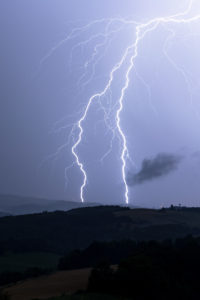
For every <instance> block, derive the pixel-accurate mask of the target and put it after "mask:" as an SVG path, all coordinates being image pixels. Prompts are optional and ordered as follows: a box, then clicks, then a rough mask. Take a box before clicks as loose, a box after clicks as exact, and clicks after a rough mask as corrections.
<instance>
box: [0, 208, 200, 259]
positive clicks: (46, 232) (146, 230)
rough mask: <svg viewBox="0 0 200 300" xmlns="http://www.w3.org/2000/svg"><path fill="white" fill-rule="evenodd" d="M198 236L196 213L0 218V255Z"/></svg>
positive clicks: (84, 212) (86, 212)
mask: <svg viewBox="0 0 200 300" xmlns="http://www.w3.org/2000/svg"><path fill="white" fill-rule="evenodd" d="M188 234H193V235H196V236H198V235H200V209H198V208H181V209H179V208H171V209H162V210H148V209H129V208H122V207H117V206H99V207H88V208H80V209H74V210H71V211H68V212H62V211H57V212H52V213H41V214H32V215H23V216H9V217H3V218H0V250H1V252H7V251H14V252H29V251H43V252H44V251H45V252H54V253H58V254H63V253H67V252H68V251H71V250H73V249H76V248H78V249H80V248H85V247H87V246H88V245H90V244H91V242H93V241H94V240H96V241H109V240H121V239H134V240H151V239H154V240H164V239H168V238H177V237H183V236H186V235H188Z"/></svg>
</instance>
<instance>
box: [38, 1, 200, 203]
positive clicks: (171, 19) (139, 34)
mask: <svg viewBox="0 0 200 300" xmlns="http://www.w3.org/2000/svg"><path fill="white" fill-rule="evenodd" d="M192 4H193V1H189V5H188V7H187V9H186V10H185V11H184V12H178V13H177V14H175V15H172V16H165V17H157V18H153V19H151V20H149V21H148V22H145V23H137V22H135V21H130V20H123V19H119V20H118V19H111V20H108V24H107V26H106V30H105V33H104V34H103V36H104V37H106V38H107V37H108V35H111V34H112V33H113V32H117V29H116V30H114V31H111V32H109V27H110V25H112V23H113V22H117V21H119V22H122V23H124V24H134V25H135V32H136V36H135V41H134V42H133V43H132V44H130V46H128V47H127V48H126V50H125V52H124V54H123V56H122V59H121V60H120V61H119V62H118V63H117V64H116V65H115V66H114V67H113V68H112V70H111V72H110V76H109V81H108V83H107V84H106V86H105V88H104V89H103V90H102V91H101V92H98V93H95V94H93V95H92V96H91V97H90V99H89V101H88V103H87V104H86V107H85V109H84V112H83V114H82V116H81V118H80V119H79V121H78V123H77V127H78V131H79V133H78V137H77V138H74V139H75V142H74V144H73V146H72V154H73V156H74V157H75V161H76V164H77V165H78V167H79V168H80V171H81V172H82V175H83V183H82V185H81V188H80V199H81V201H82V202H84V201H85V199H84V189H85V187H86V185H87V171H86V170H85V168H84V163H83V162H82V161H81V159H80V158H79V153H78V146H79V145H80V143H81V142H82V136H83V134H84V124H83V123H84V121H86V119H87V115H88V113H89V109H90V106H91V105H92V103H93V102H94V101H95V100H96V99H99V98H101V97H103V96H105V95H106V93H107V91H108V90H109V89H110V88H111V86H112V82H113V80H114V75H115V72H116V71H118V70H119V69H120V68H121V67H122V65H123V63H124V62H125V61H126V59H127V58H128V57H129V63H128V68H127V70H126V71H125V74H124V76H125V84H124V86H123V87H122V88H121V95H120V98H119V100H117V101H118V102H117V103H118V109H117V110H116V117H115V124H116V129H117V131H118V134H119V138H120V139H121V148H122V149H121V155H120V159H121V164H122V168H121V175H122V180H123V183H124V189H125V193H124V197H125V202H126V204H129V189H128V184H127V181H126V171H127V166H126V164H127V158H128V157H129V153H128V147H127V138H126V135H125V133H124V132H123V129H122V127H121V117H120V116H121V112H122V110H123V105H124V100H125V92H126V90H127V89H128V87H129V84H130V76H129V75H130V72H131V71H132V69H133V67H134V63H135V59H136V58H137V56H138V51H139V49H138V48H139V44H140V42H142V40H143V39H144V38H145V36H146V34H148V33H149V32H151V31H153V30H155V29H156V28H157V27H158V26H159V25H160V24H170V23H176V24H186V23H191V22H195V21H198V20H199V19H200V15H199V14H198V15H195V16H192V17H187V15H188V14H189V13H190V11H191V8H192ZM105 21H106V20H95V21H94V22H92V23H90V24H87V25H86V26H85V27H82V28H77V29H74V30H73V31H72V32H71V34H70V35H69V36H68V37H67V38H66V39H64V40H62V41H61V42H60V43H59V44H58V45H57V46H56V47H54V48H52V49H51V50H50V52H49V53H48V54H47V55H46V56H45V57H44V58H43V60H42V61H44V60H45V59H47V58H48V57H49V56H50V55H51V54H52V53H53V52H54V51H55V50H56V49H57V48H58V47H60V46H61V45H62V44H63V43H65V42H67V41H68V40H70V39H71V38H73V37H74V36H76V34H77V33H79V32H80V31H81V32H84V31H85V30H87V29H88V28H90V27H91V26H93V25H95V24H96V23H98V22H99V23H102V22H105ZM118 30H120V29H118ZM172 34H173V35H175V32H174V31H173V30H172ZM99 36H100V34H98V33H97V34H94V35H91V37H90V38H89V39H88V40H86V41H84V42H82V43H79V44H78V45H76V46H75V47H79V46H83V45H84V44H87V43H89V42H90V41H92V40H95V38H97V37H99ZM101 45H102V44H97V45H96V46H95V48H94V52H93V54H92V56H91V59H90V60H89V61H88V62H86V64H85V69H87V66H88V64H90V63H94V62H93V60H94V57H95V56H96V54H97V51H98V50H97V49H98V48H99V47H100V46H101ZM131 53H132V54H131ZM165 55H167V52H166V51H165ZM168 59H169V60H170V58H169V57H168ZM173 64H174V65H176V64H175V63H173ZM183 75H185V73H184V71H183ZM83 77H84V75H83ZM185 78H186V79H187V76H186V75H185ZM122 80H123V78H122ZM80 81H81V80H80ZM113 130H114V129H113ZM111 147H112V144H111Z"/></svg>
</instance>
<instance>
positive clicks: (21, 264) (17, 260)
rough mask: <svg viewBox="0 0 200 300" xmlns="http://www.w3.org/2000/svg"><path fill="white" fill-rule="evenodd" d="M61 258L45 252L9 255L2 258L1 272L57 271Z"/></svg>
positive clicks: (0, 262) (0, 257)
mask: <svg viewBox="0 0 200 300" xmlns="http://www.w3.org/2000/svg"><path fill="white" fill-rule="evenodd" d="M59 257H60V256H59V255H56V254H53V253H43V252H32V253H19V254H12V253H7V254H5V255H3V256H0V270H1V272H4V271H5V272H23V271H25V270H27V269H28V268H42V269H50V270H55V269H56V267H57V264H58V260H59Z"/></svg>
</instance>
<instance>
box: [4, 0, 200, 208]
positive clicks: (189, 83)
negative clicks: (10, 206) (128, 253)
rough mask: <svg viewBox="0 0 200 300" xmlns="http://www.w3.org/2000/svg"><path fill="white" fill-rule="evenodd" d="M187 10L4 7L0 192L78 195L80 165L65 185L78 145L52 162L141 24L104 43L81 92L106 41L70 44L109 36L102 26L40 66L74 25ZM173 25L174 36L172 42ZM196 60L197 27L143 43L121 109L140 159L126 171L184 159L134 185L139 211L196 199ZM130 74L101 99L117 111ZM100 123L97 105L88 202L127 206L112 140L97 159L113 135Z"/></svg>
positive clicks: (199, 119) (167, 5)
mask: <svg viewBox="0 0 200 300" xmlns="http://www.w3.org/2000/svg"><path fill="white" fill-rule="evenodd" d="M187 3H188V1H178V0H177V1H174V0H173V1H172V0H170V1H164V0H163V1H155V0H149V1H144V0H143V1H141V0H137V1H136V0H127V1H125V0H118V1H116V0H101V1H97V0H96V1H92V0H84V1H82V0H68V1H67V0H59V1H58V0H29V1H27V0H18V1H8V0H3V1H1V3H0V36H1V51H0V66H1V69H0V125H1V126H0V128H1V129H0V141H1V146H0V193H1V194H17V195H31V196H38V197H47V198H51V199H66V200H74V201H79V200H80V199H79V189H80V185H81V182H82V175H81V173H80V170H79V169H78V168H77V167H76V166H74V167H73V168H71V169H69V171H68V186H67V187H65V168H66V167H67V166H70V165H71V164H72V163H73V161H74V158H73V156H72V154H71V147H72V145H73V139H70V140H69V144H68V145H66V147H65V148H63V150H62V151H60V153H59V155H58V156H56V159H49V160H46V158H47V157H48V156H49V155H51V154H53V153H55V152H56V151H57V149H59V147H60V146H61V145H64V144H65V143H66V141H67V138H68V135H69V133H70V126H67V125H70V124H72V123H73V122H76V121H77V120H78V119H79V117H80V111H81V109H83V107H84V105H85V104H86V103H87V101H88V99H89V98H90V97H91V96H92V95H93V94H94V93H96V92H98V91H99V90H102V89H103V88H104V87H105V84H106V82H107V80H108V75H109V72H110V70H111V69H112V67H113V66H114V65H115V64H116V62H118V61H119V60H120V58H121V55H122V54H123V52H124V50H125V49H126V47H127V46H128V44H130V41H131V40H132V39H134V38H135V31H134V27H125V28H124V29H123V30H122V31H120V32H118V33H117V34H115V35H113V36H112V38H111V40H110V38H109V39H108V42H107V43H106V44H105V45H104V46H105V47H104V46H102V47H101V48H100V51H99V54H98V55H99V56H98V57H99V60H98V62H97V64H96V69H95V74H94V77H93V79H92V80H91V81H89V83H88V84H87V85H86V86H85V87H84V88H83V89H81V83H84V82H87V81H88V79H89V78H90V77H91V74H92V72H93V68H92V65H90V66H89V67H88V69H87V72H86V75H85V77H84V79H83V80H82V81H80V79H81V78H82V77H81V76H82V75H83V72H84V64H85V62H86V61H88V60H89V59H90V58H91V57H92V53H94V49H95V45H97V44H98V43H100V42H102V41H103V40H101V37H97V39H93V40H92V41H91V42H89V43H87V44H85V45H84V46H83V47H75V46H76V45H78V44H79V43H80V42H83V41H85V40H87V39H89V38H90V37H91V36H92V35H94V34H96V33H97V32H104V30H105V23H102V24H100V25H97V26H93V27H90V28H89V30H86V31H84V32H82V33H80V35H78V36H77V37H76V38H74V39H72V40H69V41H68V42H67V43H64V44H63V45H62V46H61V47H58V48H57V49H56V50H55V51H53V53H52V54H51V55H50V56H49V57H48V58H47V59H46V60H44V61H43V63H42V64H41V61H42V59H43V58H44V57H45V56H46V55H47V54H48V53H49V51H50V50H51V49H52V47H54V46H55V45H57V44H58V43H59V41H61V40H62V39H64V38H66V36H67V35H68V34H69V33H70V32H71V30H73V28H76V27H80V26H84V25H85V24H87V23H89V22H91V21H93V20H96V19H103V18H110V17H111V18H116V17H118V18H119V17H123V18H127V17H129V18H132V19H134V20H136V21H140V22H144V21H147V20H149V19H152V18H154V17H158V16H167V15H171V14H176V13H177V12H179V11H184V9H185V8H186V7H187ZM195 3H196V2H195V1H194V6H193V8H192V11H191V15H194V14H198V12H199V14H200V5H199V4H198V3H197V5H196V6H195ZM113 28H115V27H113ZM172 30H173V31H174V32H175V37H174V38H172V39H170V36H171V35H172ZM165 46H166V48H165ZM165 49H166V50H167V55H168V58H167V57H166V55H165V51H164V50H165ZM199 53H200V21H198V22H195V23H192V24H189V25H168V26H162V25H160V26H158V28H157V29H156V30H155V31H153V32H151V33H150V34H148V35H147V36H146V37H145V39H144V40H143V41H142V42H141V44H140V45H139V55H138V58H137V60H136V62H135V69H134V70H133V71H132V72H131V74H130V85H129V88H128V90H127V92H126V95H125V100H124V109H123V112H122V114H121V120H122V121H121V124H122V128H123V131H124V133H125V135H126V137H127V145H128V149H129V154H130V156H131V159H132V160H133V164H132V165H131V163H130V162H129V163H128V164H127V166H128V167H127V171H128V172H129V173H130V174H132V175H131V176H133V177H134V174H137V173H139V172H140V171H141V168H142V165H143V161H144V160H145V159H146V160H149V161H150V162H152V161H153V162H154V161H155V159H156V157H157V156H158V157H159V155H160V154H163V153H164V154H166V155H167V154H169V155H172V156H174V157H181V159H180V161H179V163H178V165H177V166H176V168H172V169H170V172H166V174H163V175H162V176H157V177H156V176H155V178H149V180H145V181H144V182H142V183H141V184H133V185H131V186H130V187H129V191H130V203H131V204H133V205H137V206H140V205H142V206H149V207H160V206H162V205H164V206H167V205H170V204H171V203H173V204H179V203H181V204H183V205H195V206H196V205H198V206H199V204H200V200H199V196H200V185H199V182H200V102H199V101H200V100H199V95H200V90H199V88H200V66H199V61H200V60H199ZM170 60H171V61H170ZM126 67H127V66H126V65H125V66H124V68H122V69H121V70H120V72H118V73H117V74H116V77H115V81H114V83H113V86H112V94H111V92H110V93H108V95H107V96H106V97H105V99H103V101H104V103H111V104H112V105H114V104H115V101H117V100H118V99H119V95H120V89H121V87H122V86H123V84H124V80H125V68H126ZM78 83H80V85H78ZM106 101H107V102H106ZM112 117H113V116H112ZM102 119H103V113H102V110H100V109H99V106H98V105H97V104H94V105H93V106H92V107H91V109H90V111H89V113H88V118H87V121H86V122H85V123H84V135H83V143H82V144H81V145H80V146H79V147H78V153H79V155H80V158H81V161H82V162H83V163H84V167H85V169H86V170H87V174H88V185H87V187H86V189H85V198H86V200H87V201H93V202H101V203H104V204H106V203H114V204H118V203H121V204H123V203H124V195H123V194H124V186H123V181H122V176H121V163H120V160H119V156H120V147H119V143H118V141H117V139H115V140H114V142H113V149H112V151H111V153H110V154H109V155H108V156H107V157H106V159H105V160H104V161H103V162H100V159H101V157H102V156H103V155H104V153H105V152H106V151H107V150H108V148H109V145H110V140H111V138H112V134H111V132H107V131H106V128H105V125H104V123H103V122H101V121H102ZM60 120H61V122H58V121H60ZM62 120H63V121H62ZM57 122H58V123H57ZM111 123H112V121H111ZM112 124H113V123H112ZM63 127H64V128H63ZM55 129H60V130H55ZM76 133H77V132H76ZM75 137H76V135H75ZM153 166H154V165H153ZM156 166H159V167H162V164H157V165H156ZM148 170H149V169H148ZM142 174H143V173H142Z"/></svg>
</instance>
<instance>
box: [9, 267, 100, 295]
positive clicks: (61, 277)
mask: <svg viewBox="0 0 200 300" xmlns="http://www.w3.org/2000/svg"><path fill="white" fill-rule="evenodd" d="M90 271H91V269H82V270H74V271H62V272H56V273H54V274H51V275H48V276H46V275H45V276H41V277H39V278H35V279H29V280H26V281H23V282H19V283H17V284H15V285H13V286H10V287H7V288H5V289H4V290H3V294H4V295H8V296H9V297H10V299H11V300H32V299H45V298H50V297H59V296H60V295H67V294H68V295H69V294H73V293H75V292H77V291H79V290H85V289H86V288H87V284H88V278H89V275H90ZM61 299H62V298H61ZM68 299H73V298H68ZM78 299H80V298H78ZM83 299H85V298H83ZM87 299H88V298H87ZM89 299H90V298H89ZM93 299H94V298H93ZM73 300H76V298H74V299H73Z"/></svg>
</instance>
